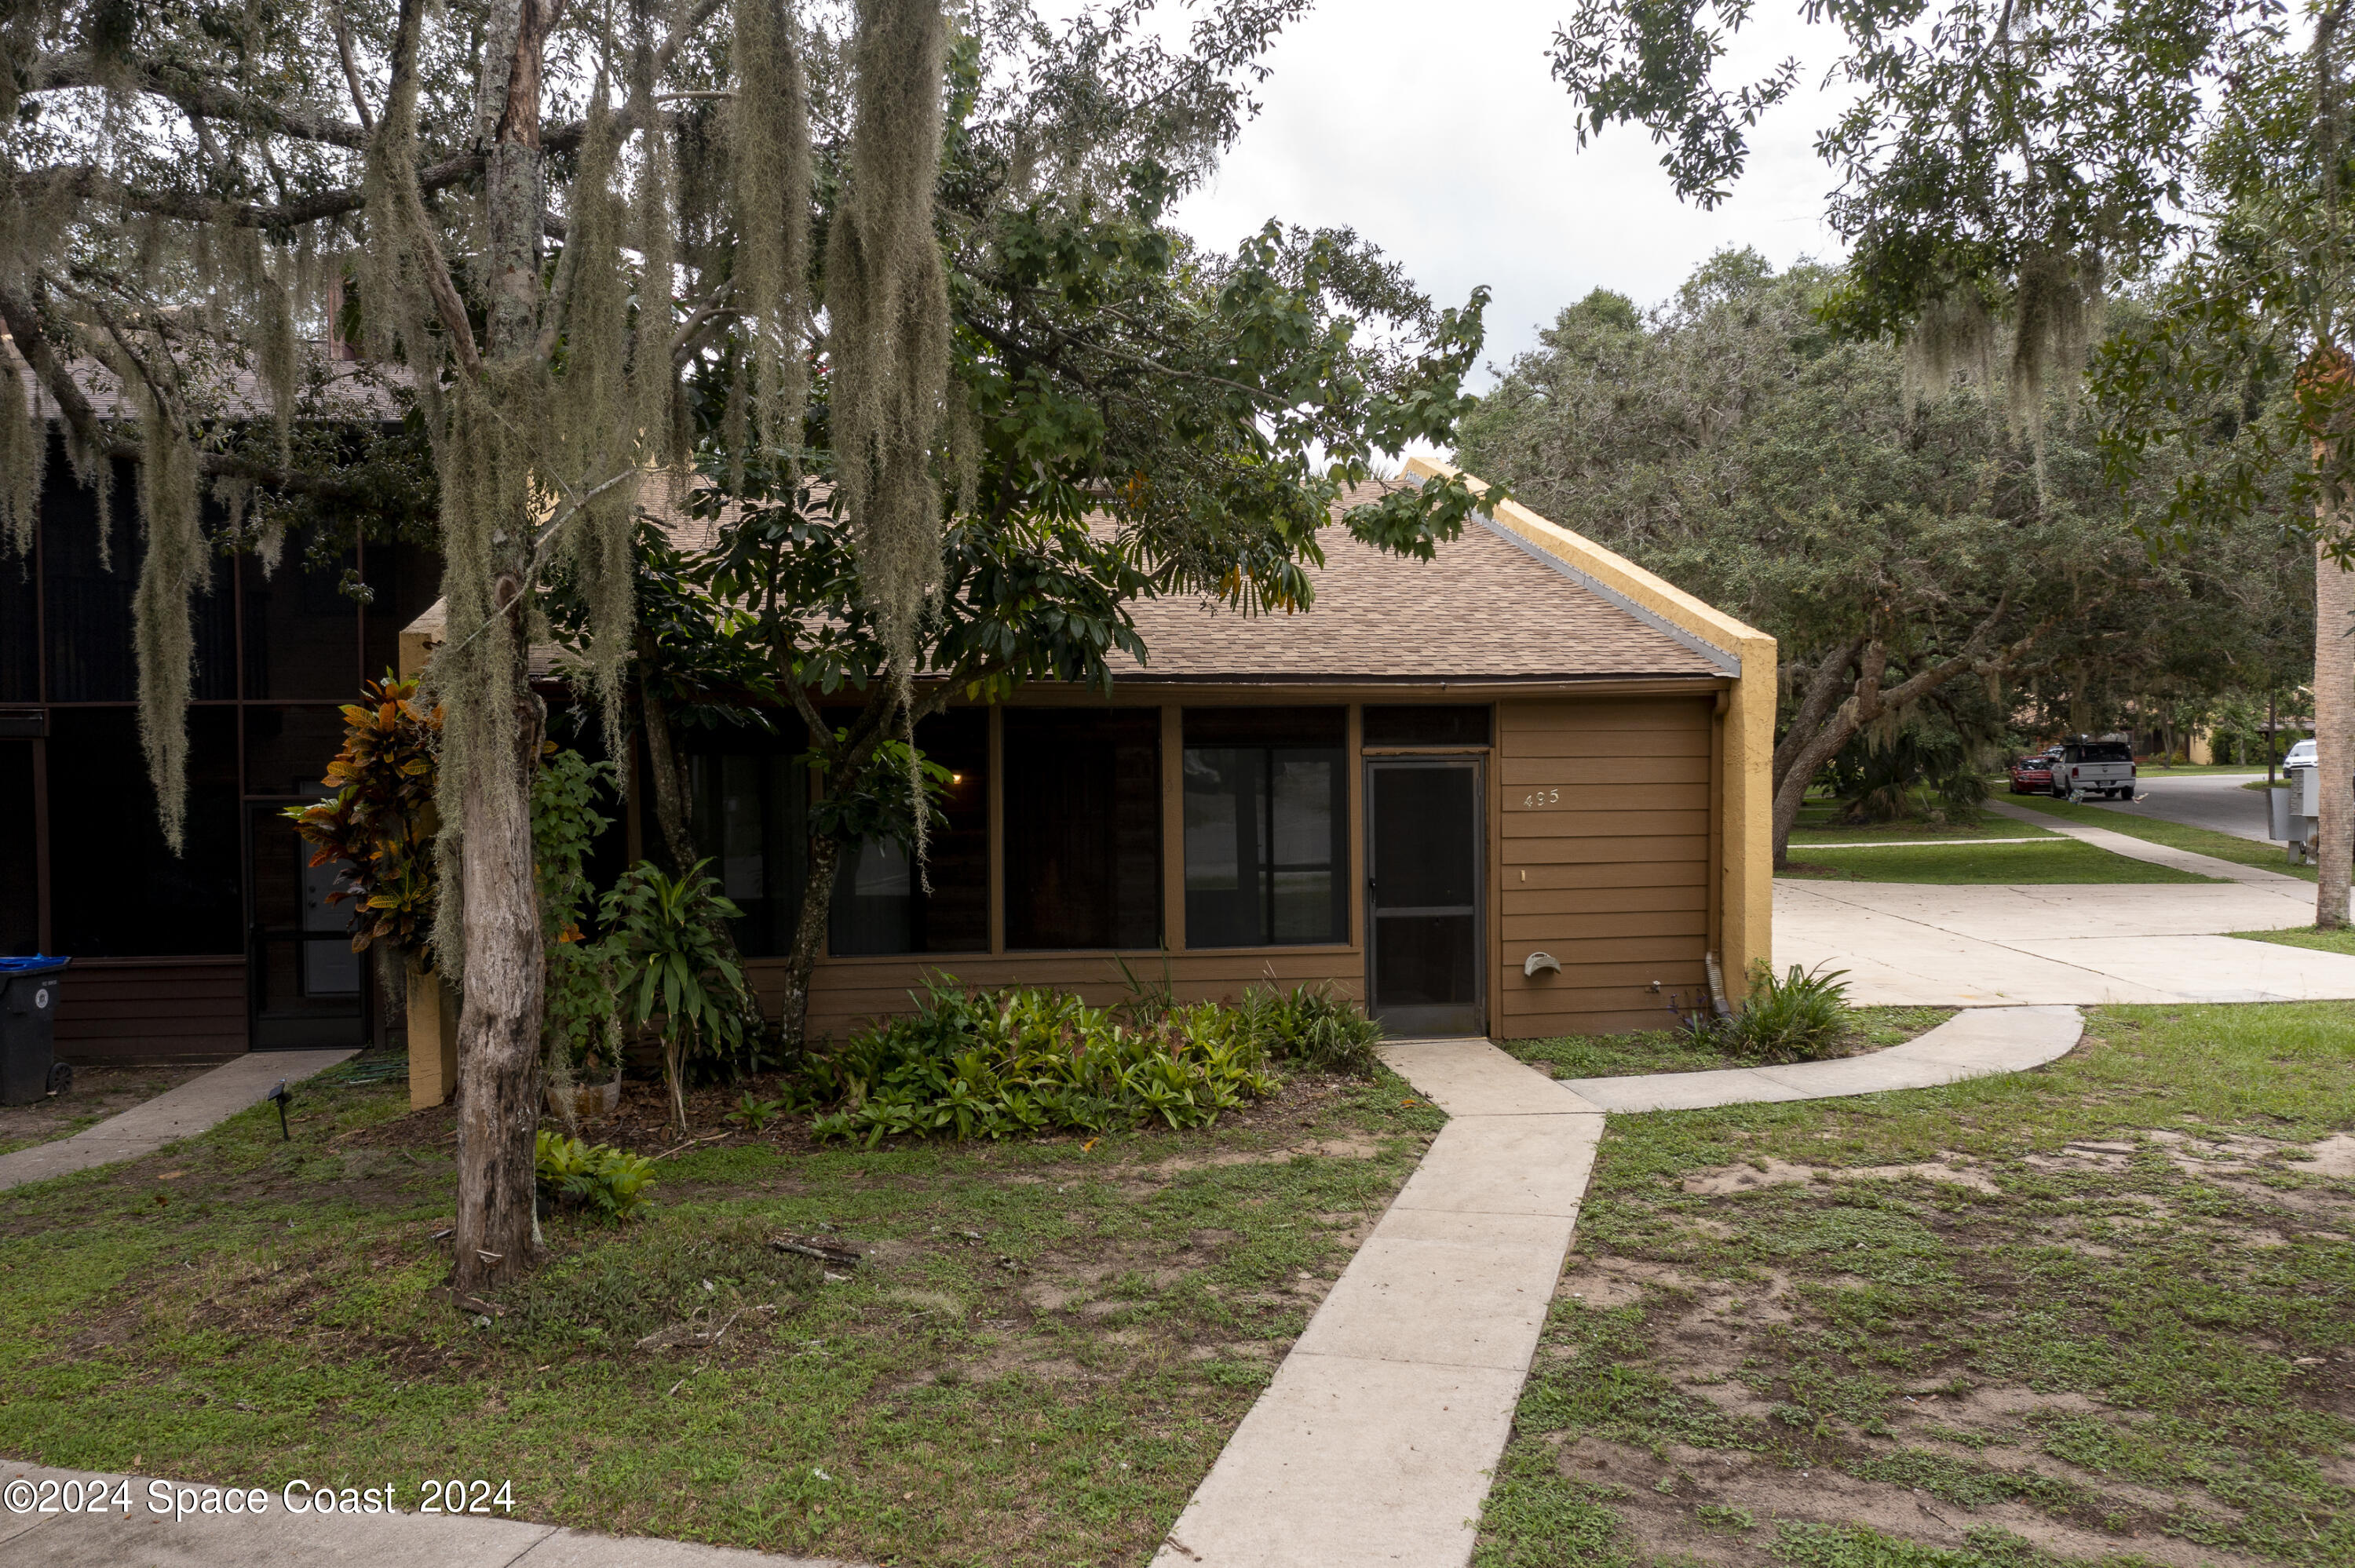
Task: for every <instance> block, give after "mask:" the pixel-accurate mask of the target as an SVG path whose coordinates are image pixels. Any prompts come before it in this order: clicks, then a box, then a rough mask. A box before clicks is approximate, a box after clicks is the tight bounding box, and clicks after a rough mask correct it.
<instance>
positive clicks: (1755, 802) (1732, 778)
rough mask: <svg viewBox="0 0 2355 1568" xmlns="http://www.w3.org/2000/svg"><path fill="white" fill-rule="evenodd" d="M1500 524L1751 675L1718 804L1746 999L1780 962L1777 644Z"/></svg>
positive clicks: (1728, 953)
mask: <svg viewBox="0 0 2355 1568" xmlns="http://www.w3.org/2000/svg"><path fill="white" fill-rule="evenodd" d="M1406 471H1407V472H1408V473H1409V474H1412V475H1413V476H1415V477H1416V478H1419V479H1437V478H1447V477H1452V476H1454V475H1455V474H1457V473H1460V472H1462V471H1461V470H1459V469H1456V468H1455V467H1453V466H1451V465H1450V464H1447V463H1444V462H1440V461H1435V460H1433V459H1430V458H1421V457H1417V458H1409V459H1408V460H1407V463H1406ZM1465 478H1467V479H1468V480H1470V481H1471V482H1472V483H1473V484H1474V485H1476V486H1477V485H1479V484H1480V483H1481V482H1480V481H1479V480H1478V479H1477V478H1476V477H1474V476H1471V475H1465ZM1496 520H1497V524H1498V525H1499V526H1501V527H1504V528H1507V529H1508V530H1510V531H1511V532H1512V533H1513V534H1514V535H1516V536H1517V537H1518V538H1520V539H1522V540H1524V541H1526V542H1527V543H1528V544H1529V545H1530V546H1533V547H1534V548H1536V549H1540V550H1542V551H1544V552H1545V553H1546V554H1547V555H1549V556H1552V557H1554V558H1555V559H1556V560H1558V561H1560V562H1561V563H1562V564H1563V565H1564V566H1567V567H1571V568H1572V570H1574V571H1578V572H1582V573H1583V574H1585V575H1586V576H1587V577H1592V578H1593V579H1594V581H1595V582H1597V583H1599V584H1601V585H1602V586H1603V587H1604V588H1608V589H1610V590H1611V591H1612V592H1614V593H1616V594H1618V595H1620V596H1622V597H1623V598H1625V599H1627V600H1628V601H1629V602H1630V603H1632V604H1636V605H1638V606H1640V607H1642V608H1643V609H1646V610H1648V611H1650V612H1651V613H1652V614H1654V615H1657V616H1658V617H1659V618H1660V619H1661V620H1665V621H1667V622H1668V624H1670V625H1671V626H1675V627H1677V628H1678V629H1680V630H1684V631H1686V632H1689V634H1691V635H1692V636H1694V637H1697V638H1699V639H1700V641H1703V642H1706V643H1708V644H1710V646H1711V647H1713V648H1717V649H1720V650H1722V651H1723V652H1727V653H1731V654H1732V655H1733V656H1734V657H1735V658H1736V659H1738V660H1740V661H1741V664H1742V673H1741V674H1740V676H1739V677H1738V678H1737V679H1736V680H1735V681H1734V683H1733V688H1732V691H1731V692H1729V693H1728V694H1727V702H1726V706H1725V712H1724V714H1723V715H1721V723H1722V726H1723V733H1722V736H1721V747H1722V750H1721V756H1722V758H1723V767H1724V793H1723V796H1722V799H1721V801H1720V805H1719V810H1720V812H1721V821H1720V823H1719V828H1720V832H1721V833H1722V834H1723V840H1722V842H1723V843H1724V864H1723V865H1722V866H1721V868H1720V872H1719V874H1720V875H1721V878H1722V879H1723V882H1722V889H1721V895H1722V902H1721V909H1722V911H1723V916H1722V918H1723V921H1724V927H1723V937H1722V947H1721V952H1720V955H1719V956H1720V959H1721V962H1722V963H1723V964H1724V967H1725V977H1726V989H1727V991H1729V992H1730V993H1732V995H1733V996H1735V997H1737V998H1738V997H1739V996H1740V995H1741V993H1742V976H1743V975H1744V974H1745V973H1746V972H1747V971H1748V969H1749V967H1750V965H1751V963H1752V962H1753V960H1757V959H1764V960H1765V961H1767V962H1768V963H1772V962H1773V961H1774V699H1775V685H1776V683H1775V672H1774V659H1775V646H1774V639H1773V638H1772V637H1769V636H1767V635H1766V634H1765V633H1764V632H1763V631H1761V630H1758V629H1757V628H1755V627H1753V626H1747V625H1744V624H1743V623H1742V622H1741V621H1739V620H1735V619H1734V618H1733V617H1732V616H1730V615H1728V614H1726V613H1725V612H1724V611H1723V610H1721V609H1716V608H1715V607H1713V606H1711V605H1709V604H1706V603H1704V602H1702V601H1701V600H1700V599H1695V598H1694V597H1693V596H1692V595H1690V594H1689V593H1687V592H1685V591H1684V590H1683V589H1682V588H1678V587H1677V586H1676V585H1675V584H1674V583H1671V582H1668V581H1667V580H1666V579H1664V578H1661V577H1655V576H1653V575H1652V574H1651V573H1650V572H1647V571H1646V570H1645V569H1644V568H1643V567H1639V566H1637V565H1636V563H1635V562H1633V561H1631V560H1628V559H1627V558H1626V557H1625V556H1620V555H1615V554H1614V553H1613V552H1612V551H1609V550H1606V549H1604V547H1603V546H1600V545H1598V544H1596V543H1594V541H1593V540H1592V539H1589V538H1586V537H1584V536H1583V535H1578V534H1574V533H1572V532H1571V531H1570V530H1569V529H1567V528H1565V527H1563V526H1561V524H1559V523H1552V522H1549V521H1547V520H1546V519H1545V518H1543V517H1540V516H1539V515H1538V514H1536V513H1534V512H1532V511H1530V510H1529V508H1528V507H1526V506H1523V505H1522V504H1521V503H1518V502H1517V501H1504V502H1499V503H1497V509H1496Z"/></svg>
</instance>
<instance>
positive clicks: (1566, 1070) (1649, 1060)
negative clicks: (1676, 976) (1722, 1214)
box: [1501, 1007, 1955, 1078]
mask: <svg viewBox="0 0 2355 1568" xmlns="http://www.w3.org/2000/svg"><path fill="white" fill-rule="evenodd" d="M1954 1015H1955V1010H1954V1009H1953V1008H1951V1007H1852V1008H1850V1009H1849V1027H1848V1033H1847V1037H1846V1039H1844V1040H1843V1041H1842V1042H1841V1048H1840V1049H1838V1050H1836V1051H1834V1052H1832V1053H1830V1054H1833V1055H1852V1054H1855V1053H1857V1052H1859V1051H1879V1050H1881V1049H1882V1048H1884V1047H1886V1046H1890V1045H1899V1044H1903V1043H1904V1042H1906V1041H1908V1040H1911V1039H1913V1037H1914V1036H1915V1035H1917V1034H1922V1033H1927V1032H1928V1031H1930V1030H1933V1029H1935V1028H1936V1027H1937V1026H1938V1025H1939V1024H1941V1023H1944V1022H1946V1020H1948V1019H1949V1018H1952V1017H1953V1016H1954ZM1501 1044H1502V1045H1503V1047H1504V1049H1505V1050H1507V1051H1508V1052H1510V1053H1512V1054H1514V1055H1515V1056H1518V1057H1519V1058H1520V1059H1521V1060H1522V1061H1524V1062H1527V1063H1529V1065H1532V1066H1537V1067H1543V1068H1545V1069H1546V1070H1548V1071H1549V1072H1550V1073H1552V1074H1553V1075H1554V1076H1555V1077H1557V1078H1616V1077H1623V1076H1626V1075H1633V1074H1636V1073H1704V1072H1708V1071H1710V1070H1711V1069H1713V1068H1718V1067H1744V1066H1748V1065H1751V1064H1750V1063H1748V1062H1746V1061H1744V1060H1742V1058H1740V1057H1735V1056H1729V1055H1727V1054H1724V1053H1723V1052H1721V1051H1718V1050H1714V1049H1712V1048H1710V1047H1709V1046H1707V1045H1704V1044H1700V1043H1697V1042H1696V1041H1695V1040H1694V1039H1693V1037H1692V1036H1691V1035H1690V1034H1689V1033H1685V1032H1684V1031H1682V1030H1679V1029H1649V1030H1646V1031H1644V1032H1643V1033H1640V1034H1569V1035H1562V1036H1560V1037H1558V1038H1556V1039H1551V1040H1507V1041H1504V1042H1501Z"/></svg>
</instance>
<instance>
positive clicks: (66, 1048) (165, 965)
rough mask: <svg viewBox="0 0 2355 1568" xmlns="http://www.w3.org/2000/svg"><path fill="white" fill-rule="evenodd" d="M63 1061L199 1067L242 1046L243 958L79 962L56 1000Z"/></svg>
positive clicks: (239, 1050)
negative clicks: (153, 1063) (166, 1063)
mask: <svg viewBox="0 0 2355 1568" xmlns="http://www.w3.org/2000/svg"><path fill="white" fill-rule="evenodd" d="M56 1038H57V1051H58V1054H59V1056H60V1057H62V1058H64V1059H65V1060H67V1061H69V1062H84V1063H100V1062H199V1061H219V1060H221V1059H222V1058H224V1057H228V1056H241V1055H243V1054H245V1051H246V1045H247V1036H246V1012H245V960H244V959H152V960H149V959H85V960H83V961H82V962H80V963H78V964H76V965H74V967H73V968H72V969H69V970H67V971H66V978H65V986H64V993H63V994H62V995H60V996H59V998H58V1022H57V1037H56Z"/></svg>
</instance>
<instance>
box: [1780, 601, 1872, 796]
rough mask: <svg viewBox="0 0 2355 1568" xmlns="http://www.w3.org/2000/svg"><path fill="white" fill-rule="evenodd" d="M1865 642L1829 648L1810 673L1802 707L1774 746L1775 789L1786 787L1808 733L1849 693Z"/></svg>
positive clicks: (1853, 642)
mask: <svg viewBox="0 0 2355 1568" xmlns="http://www.w3.org/2000/svg"><path fill="white" fill-rule="evenodd" d="M1863 646H1864V639H1863V638H1861V637H1859V638H1856V639H1854V640H1852V641H1849V643H1848V644H1847V645H1845V646H1844V647H1841V648H1839V649H1838V650H1836V651H1834V652H1827V653H1826V654H1825V655H1824V657H1823V662H1821V663H1819V664H1817V666H1816V673H1814V674H1813V675H1811V676H1810V677H1808V680H1807V689H1806V693H1805V694H1802V695H1801V697H1800V699H1799V708H1798V711H1797V712H1796V713H1795V714H1793V715H1791V724H1790V727H1789V728H1787V729H1785V731H1784V732H1783V738H1782V740H1781V741H1779V742H1777V743H1776V745H1775V747H1774V762H1773V764H1772V773H1771V775H1770V780H1771V785H1772V787H1773V788H1774V789H1777V790H1779V789H1782V788H1783V780H1784V779H1785V778H1786V777H1787V776H1788V775H1789V773H1790V771H1791V767H1792V764H1793V763H1794V762H1795V761H1796V759H1797V758H1798V755H1799V752H1800V750H1801V749H1802V748H1803V747H1806V744H1807V740H1808V737H1809V736H1813V735H1814V734H1815V733H1816V732H1817V730H1819V729H1821V728H1822V727H1823V725H1824V720H1825V719H1826V718H1828V717H1829V716H1830V715H1831V711H1832V709H1834V708H1835V707H1837V706H1838V705H1839V701H1840V698H1841V697H1842V696H1844V695H1846V694H1847V688H1848V683H1849V679H1848V673H1849V666H1850V665H1852V664H1854V663H1855V662H1856V656H1857V652H1858V650H1859V649H1861V648H1862V647H1863ZM1817 766H1819V767H1820V766H1821V764H1817Z"/></svg>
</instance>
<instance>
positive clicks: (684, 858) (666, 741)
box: [638, 681, 696, 873]
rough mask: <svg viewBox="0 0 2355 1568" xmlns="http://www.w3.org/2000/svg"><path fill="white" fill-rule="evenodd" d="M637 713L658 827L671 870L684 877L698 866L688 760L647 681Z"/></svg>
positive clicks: (641, 689)
mask: <svg viewBox="0 0 2355 1568" xmlns="http://www.w3.org/2000/svg"><path fill="white" fill-rule="evenodd" d="M638 709H639V711H640V712H641V713H642V714H644V715H645V726H646V760H647V762H648V763H649V764H650V767H651V770H652V772H653V774H654V786H655V826H657V827H658V828H660V829H661V830H662V841H663V849H664V851H665V852H666V853H668V854H669V856H670V859H671V870H672V871H673V872H674V873H683V872H685V871H686V870H687V867H688V866H690V865H693V864H694V863H695V862H696V853H695V838H694V835H693V834H691V833H690V832H688V831H687V758H684V757H681V756H680V755H679V753H678V746H677V740H676V739H675V738H674V737H673V736H672V735H671V728H670V711H669V709H667V708H666V707H665V706H664V705H663V700H662V699H661V698H660V697H658V696H656V695H655V693H654V687H653V686H652V685H651V684H650V683H647V682H645V681H640V682H639V683H638Z"/></svg>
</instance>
